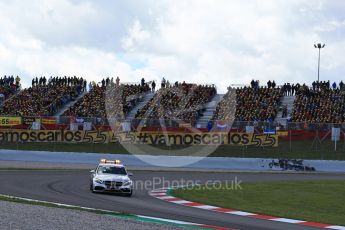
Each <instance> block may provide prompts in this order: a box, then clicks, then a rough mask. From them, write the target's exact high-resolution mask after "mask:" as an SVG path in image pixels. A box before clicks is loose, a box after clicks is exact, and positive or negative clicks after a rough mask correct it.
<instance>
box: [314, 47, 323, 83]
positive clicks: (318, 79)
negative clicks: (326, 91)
mask: <svg viewBox="0 0 345 230" xmlns="http://www.w3.org/2000/svg"><path fill="white" fill-rule="evenodd" d="M314 47H315V48H317V49H319V61H318V65H317V82H319V81H320V54H321V49H322V48H325V44H321V43H317V44H314Z"/></svg>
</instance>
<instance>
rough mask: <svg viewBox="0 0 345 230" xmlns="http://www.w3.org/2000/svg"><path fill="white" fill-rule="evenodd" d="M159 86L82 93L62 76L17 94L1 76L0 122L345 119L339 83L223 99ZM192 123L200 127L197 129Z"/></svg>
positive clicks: (250, 91) (187, 123)
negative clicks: (36, 119)
mask: <svg viewBox="0 0 345 230" xmlns="http://www.w3.org/2000/svg"><path fill="white" fill-rule="evenodd" d="M163 80H164V82H162V84H161V88H160V89H159V90H157V91H154V89H152V88H151V87H150V85H149V83H150V82H149V83H145V80H144V79H142V80H141V83H138V84H135V83H131V84H123V83H122V84H120V83H119V78H117V79H116V82H114V81H113V79H111V80H110V79H109V78H107V79H103V80H101V81H100V82H99V83H98V84H96V83H95V82H93V83H91V82H90V83H89V89H88V91H87V90H86V85H87V82H86V80H84V79H83V78H77V77H75V76H74V77H66V76H64V77H54V78H52V77H51V78H50V79H49V80H47V79H46V78H45V77H40V78H37V77H36V78H33V79H32V86H31V87H29V88H26V89H22V90H20V78H19V77H17V78H14V77H12V76H11V77H6V76H5V77H3V78H1V79H0V94H1V95H2V96H1V101H0V102H2V105H1V107H0V116H2V117H4V116H19V117H40V116H57V115H58V114H61V117H75V118H78V117H82V118H95V119H96V118H97V119H103V120H107V118H109V117H111V118H115V119H117V120H119V121H120V120H121V121H123V120H125V119H126V118H129V117H130V118H131V121H132V123H131V124H132V128H135V127H137V125H138V124H139V123H142V122H143V121H144V120H145V121H144V126H145V127H150V126H161V124H162V123H161V121H162V120H166V121H169V122H165V125H166V126H168V127H181V126H183V127H196V128H201V129H204V128H206V126H200V124H201V123H202V124H207V122H211V125H215V123H218V122H221V123H222V125H224V124H229V125H230V123H231V122H233V121H235V122H243V123H244V124H245V122H265V123H269V124H273V125H272V126H281V125H283V126H281V128H284V127H286V123H283V122H282V120H285V121H287V122H288V123H289V122H290V123H291V122H311V123H342V122H344V119H345V108H344V102H345V98H344V84H343V83H342V82H341V83H339V84H338V87H337V86H336V83H333V84H332V85H330V82H329V81H328V82H313V83H312V84H311V86H310V87H308V86H307V85H305V84H304V85H300V84H292V85H290V84H289V83H285V84H284V85H281V86H277V85H276V83H275V82H274V81H269V82H268V83H267V86H259V84H258V81H254V80H253V81H252V82H251V83H250V84H248V85H246V86H243V85H242V86H238V87H233V86H232V87H228V91H227V92H226V94H225V95H219V94H217V89H216V87H215V86H214V85H200V84H195V83H185V82H183V83H181V82H180V83H179V82H176V83H175V84H173V85H171V84H170V83H169V84H168V81H165V79H163ZM154 86H155V83H154ZM147 95H148V96H147ZM71 102H73V103H71ZM211 102H212V103H211ZM211 105H212V106H211ZM134 108H135V109H134ZM129 114H130V116H129ZM133 118H135V119H133ZM60 120H61V121H62V120H63V119H60ZM57 121H58V120H57ZM197 121H200V122H199V123H198V124H199V125H198V126H197ZM106 123H107V122H103V124H106ZM142 124H143V123H142ZM208 130H211V129H210V127H208Z"/></svg>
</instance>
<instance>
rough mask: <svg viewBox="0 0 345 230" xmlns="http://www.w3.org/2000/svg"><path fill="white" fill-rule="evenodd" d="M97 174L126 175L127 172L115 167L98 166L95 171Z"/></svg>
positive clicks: (122, 168)
mask: <svg viewBox="0 0 345 230" xmlns="http://www.w3.org/2000/svg"><path fill="white" fill-rule="evenodd" d="M97 173H98V174H120V175H127V172H126V170H125V168H124V167H116V166H99V167H98V170H97Z"/></svg>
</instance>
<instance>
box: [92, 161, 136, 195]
mask: <svg viewBox="0 0 345 230" xmlns="http://www.w3.org/2000/svg"><path fill="white" fill-rule="evenodd" d="M90 172H91V180H90V190H91V191H92V192H113V193H122V194H124V195H126V196H131V195H132V193H133V181H132V180H131V179H130V178H129V177H130V176H132V175H133V174H131V173H127V171H126V168H125V166H124V165H123V164H121V161H120V160H106V159H101V161H100V163H99V164H98V166H97V168H96V170H91V171H90Z"/></svg>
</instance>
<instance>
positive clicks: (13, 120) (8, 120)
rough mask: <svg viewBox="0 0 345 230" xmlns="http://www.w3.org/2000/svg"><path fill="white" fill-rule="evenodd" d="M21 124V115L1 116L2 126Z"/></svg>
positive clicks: (0, 124) (0, 123) (0, 122)
mask: <svg viewBox="0 0 345 230" xmlns="http://www.w3.org/2000/svg"><path fill="white" fill-rule="evenodd" d="M21 124H22V119H21V117H0V126H14V125H21Z"/></svg>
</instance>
